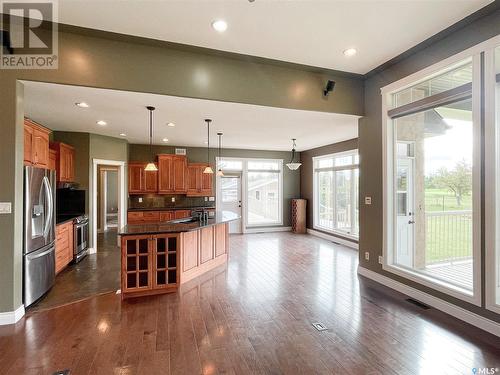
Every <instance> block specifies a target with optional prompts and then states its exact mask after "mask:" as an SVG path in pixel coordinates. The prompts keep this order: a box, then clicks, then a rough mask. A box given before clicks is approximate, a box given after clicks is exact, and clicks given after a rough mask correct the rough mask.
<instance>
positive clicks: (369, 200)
mask: <svg viewBox="0 0 500 375" xmlns="http://www.w3.org/2000/svg"><path fill="white" fill-rule="evenodd" d="M365 204H368V205H369V204H372V197H365Z"/></svg>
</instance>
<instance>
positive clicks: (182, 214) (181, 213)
mask: <svg viewBox="0 0 500 375" xmlns="http://www.w3.org/2000/svg"><path fill="white" fill-rule="evenodd" d="M190 216H191V210H176V211H174V219H184V218H186V217H190Z"/></svg>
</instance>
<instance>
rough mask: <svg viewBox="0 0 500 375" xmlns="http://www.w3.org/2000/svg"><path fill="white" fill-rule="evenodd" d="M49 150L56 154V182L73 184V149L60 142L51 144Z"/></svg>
mask: <svg viewBox="0 0 500 375" xmlns="http://www.w3.org/2000/svg"><path fill="white" fill-rule="evenodd" d="M50 148H51V149H52V150H54V151H55V153H56V171H57V181H59V182H75V149H74V147H73V146H70V145H68V144H66V143H62V142H53V143H51V144H50Z"/></svg>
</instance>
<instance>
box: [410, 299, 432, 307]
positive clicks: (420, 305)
mask: <svg viewBox="0 0 500 375" xmlns="http://www.w3.org/2000/svg"><path fill="white" fill-rule="evenodd" d="M406 301H407V302H410V303H411V304H413V305H415V306H417V307H420V308H421V309H423V310H429V309H430V307H429V306H427V305H426V304H425V303H422V302H420V301H417V300H416V299H413V298H407V299H406Z"/></svg>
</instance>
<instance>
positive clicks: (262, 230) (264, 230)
mask: <svg viewBox="0 0 500 375" xmlns="http://www.w3.org/2000/svg"><path fill="white" fill-rule="evenodd" d="M291 230H292V227H262V228H260V227H257V228H247V229H245V232H244V233H243V234H250V233H271V232H290V231H291Z"/></svg>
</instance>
